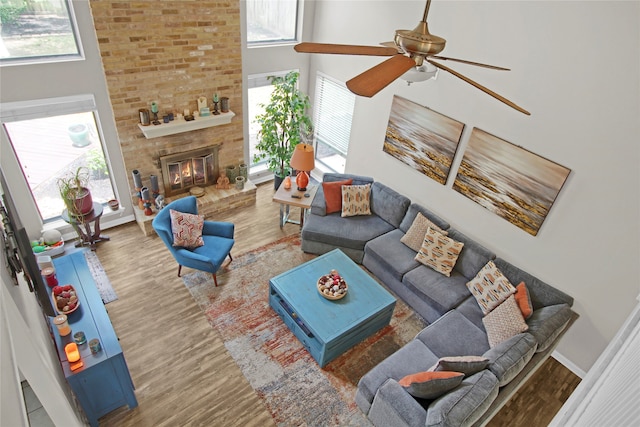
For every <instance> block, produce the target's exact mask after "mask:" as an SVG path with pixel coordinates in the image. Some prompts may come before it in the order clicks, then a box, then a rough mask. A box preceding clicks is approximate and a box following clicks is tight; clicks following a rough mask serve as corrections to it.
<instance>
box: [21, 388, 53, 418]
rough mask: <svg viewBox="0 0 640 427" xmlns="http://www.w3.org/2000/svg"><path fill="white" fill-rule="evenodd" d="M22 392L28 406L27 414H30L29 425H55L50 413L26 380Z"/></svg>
mask: <svg viewBox="0 0 640 427" xmlns="http://www.w3.org/2000/svg"><path fill="white" fill-rule="evenodd" d="M22 394H23V396H24V403H25V406H26V407H27V414H28V415H29V425H30V426H31V427H55V425H54V424H53V421H51V418H49V414H47V411H45V410H44V408H43V407H42V404H41V403H40V401H39V400H38V396H36V394H35V393H34V392H33V390H32V389H31V386H30V385H29V383H28V382H26V381H23V382H22Z"/></svg>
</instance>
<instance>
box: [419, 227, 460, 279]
mask: <svg viewBox="0 0 640 427" xmlns="http://www.w3.org/2000/svg"><path fill="white" fill-rule="evenodd" d="M463 246H464V243H461V242H458V241H456V240H454V239H451V238H449V237H447V236H445V235H443V234H441V233H439V232H438V231H436V230H434V229H432V228H428V229H427V234H425V236H424V241H423V242H422V246H420V251H419V252H418V254H417V255H416V261H418V262H420V263H422V264H424V265H426V266H427V267H430V268H433V269H434V270H436V271H437V272H439V273H442V274H444V275H445V276H447V277H449V276H451V270H453V266H454V265H455V264H456V261H457V260H458V256H459V255H460V251H462V248H463Z"/></svg>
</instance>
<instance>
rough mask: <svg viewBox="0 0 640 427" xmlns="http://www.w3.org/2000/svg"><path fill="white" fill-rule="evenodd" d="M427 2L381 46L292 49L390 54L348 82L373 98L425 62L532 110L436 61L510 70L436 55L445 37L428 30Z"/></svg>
mask: <svg viewBox="0 0 640 427" xmlns="http://www.w3.org/2000/svg"><path fill="white" fill-rule="evenodd" d="M430 5H431V0H427V4H426V6H425V9H424V15H423V17H422V21H420V22H419V23H418V25H417V26H416V27H415V28H414V29H413V30H397V31H396V35H395V37H394V41H392V42H386V43H382V45H383V46H357V45H345V44H327V43H308V42H304V43H299V44H297V45H296V46H294V49H295V51H296V52H301V53H329V54H342V55H370V56H390V57H391V58H389V59H387V60H386V61H384V62H382V63H380V64H378V65H376V66H375V67H372V68H370V69H368V70H367V71H365V72H363V73H361V74H359V75H357V76H356V77H354V78H352V79H351V80H349V81H348V82H347V87H348V88H349V90H350V91H351V92H353V93H355V94H356V95H360V96H366V97H372V96H373V95H375V94H376V93H378V92H380V91H381V90H382V89H384V88H385V87H386V86H387V85H389V84H390V83H391V82H393V81H394V80H396V79H397V78H398V77H400V76H402V75H403V74H404V73H405V72H407V71H409V70H411V69H412V68H415V69H417V70H418V71H421V70H423V69H424V67H423V63H424V61H426V62H427V63H429V64H431V65H433V66H435V67H437V68H439V69H441V70H444V71H447V72H448V73H451V74H453V75H454V76H456V77H458V78H459V79H462V80H464V81H465V82H467V83H469V84H471V85H473V86H475V87H476V88H478V89H480V90H481V91H483V92H485V93H487V94H489V95H491V96H492V97H494V98H496V99H497V100H499V101H501V102H504V103H505V104H507V105H508V106H510V107H511V108H514V109H516V110H518V111H520V112H521V113H524V114H526V115H530V114H531V113H529V112H528V111H527V110H525V109H524V108H522V107H519V106H518V105H516V104H514V103H513V102H511V101H509V100H508V99H506V98H505V97H503V96H501V95H498V94H497V93H495V92H494V91H492V90H491V89H488V88H486V87H484V86H482V85H481V84H479V83H476V82H475V81H473V80H471V79H470V78H468V77H466V76H463V75H462V74H460V73H458V72H457V71H455V70H452V69H451V68H449V67H447V66H445V65H442V64H441V63H440V62H436V61H435V59H437V60H442V61H453V62H460V63H463V64H468V65H475V66H478V67H484V68H491V69H494V70H504V71H509V69H508V68H503V67H496V66H494V65H488V64H481V63H479V62H472V61H467V60H464V59H456V58H449V57H445V56H439V55H438V54H439V53H440V52H442V51H443V50H444V46H445V43H446V40H445V39H443V38H442V37H438V36H436V35H433V34H431V33H429V27H428V25H427V14H428V13H429V6H430Z"/></svg>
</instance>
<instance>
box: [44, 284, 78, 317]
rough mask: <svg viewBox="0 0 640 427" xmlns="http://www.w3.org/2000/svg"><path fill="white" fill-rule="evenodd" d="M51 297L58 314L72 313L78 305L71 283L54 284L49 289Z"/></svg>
mask: <svg viewBox="0 0 640 427" xmlns="http://www.w3.org/2000/svg"><path fill="white" fill-rule="evenodd" d="M51 298H52V299H53V306H54V307H55V308H56V310H57V311H58V313H60V314H70V313H73V312H74V311H76V310H77V309H78V307H80V299H79V298H78V295H77V293H76V288H74V287H73V286H72V285H68V284H67V285H62V286H54V287H53V289H52V290H51ZM65 308H66V310H65Z"/></svg>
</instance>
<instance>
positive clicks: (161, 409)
mask: <svg viewBox="0 0 640 427" xmlns="http://www.w3.org/2000/svg"><path fill="white" fill-rule="evenodd" d="M272 195H273V186H272V184H271V183H267V184H264V185H260V186H259V187H258V192H257V200H256V204H255V205H252V206H248V207H244V208H242V209H239V210H237V211H233V212H228V213H225V214H222V215H216V216H215V217H214V218H208V219H214V220H220V221H231V222H233V223H234V224H235V238H236V245H235V247H234V250H233V252H232V254H235V255H239V254H240V253H243V252H246V251H249V250H251V249H255V248H258V247H260V246H262V245H264V244H267V243H269V242H272V241H274V240H277V239H279V238H281V237H284V236H286V235H289V234H294V233H299V227H298V226H297V225H293V224H287V225H286V226H285V227H284V228H283V229H282V230H281V229H280V228H279V227H278V205H277V204H275V203H272V202H271V197H272ZM294 214H295V212H294ZM107 234H109V236H110V237H111V241H109V242H104V243H101V244H100V245H99V247H98V250H97V254H98V257H99V258H100V261H101V262H102V264H103V266H104V268H105V270H106V272H107V274H108V276H109V279H110V280H111V282H112V284H113V287H114V289H115V291H116V293H117V295H118V300H116V301H114V302H111V303H109V304H108V305H107V306H106V307H107V310H108V312H109V316H110V318H111V322H112V323H113V326H114V328H115V330H116V332H117V334H118V336H119V338H120V344H121V346H122V349H123V351H124V354H125V358H126V360H127V364H128V366H129V370H130V372H131V376H132V378H133V382H134V384H135V386H136V396H137V399H138V407H137V408H134V409H132V410H128V409H127V408H126V407H124V408H120V409H118V410H116V411H114V412H112V413H110V414H108V415H106V416H105V417H103V418H101V419H100V425H102V426H178V425H180V426H183V425H195V426H198V425H205V426H269V425H274V423H273V421H272V419H271V416H270V414H269V413H268V412H267V410H266V408H265V407H264V405H263V404H262V402H261V400H260V399H259V397H258V396H257V395H256V393H255V392H254V391H253V389H252V388H251V386H250V385H249V383H248V382H247V380H246V379H245V378H244V376H243V375H242V373H241V371H240V369H239V368H238V366H237V365H236V364H235V363H234V361H233V359H232V358H231V356H230V355H229V354H228V353H227V351H226V349H225V347H224V344H223V342H222V340H221V339H220V337H219V336H218V333H217V332H216V331H215V330H214V329H213V328H211V327H210V326H209V324H208V323H207V321H206V319H205V317H204V315H202V313H201V311H200V308H199V307H198V306H197V305H196V303H195V301H194V300H193V299H192V298H191V294H190V293H189V291H188V290H187V289H186V288H185V287H184V285H183V283H182V279H180V278H179V277H177V264H176V262H175V261H174V260H173V258H172V257H171V255H170V254H169V251H167V250H166V248H165V246H164V245H163V244H162V242H161V241H160V239H159V238H158V237H157V236H155V235H154V236H149V237H146V236H144V234H143V233H142V231H141V230H140V228H139V226H138V225H137V223H130V224H126V225H122V226H119V227H116V228H112V229H109V230H108V231H107ZM189 271H190V270H189V269H188V268H183V274H187V273H189ZM221 285H223V284H221ZM578 382H579V378H578V377H576V376H575V375H574V374H573V373H571V372H570V371H569V370H568V369H566V368H565V367H564V366H562V365H561V364H560V363H558V362H556V361H555V360H553V359H550V360H549V361H548V362H547V363H546V364H545V365H544V366H543V367H542V368H541V369H540V370H539V371H538V373H536V374H535V376H534V377H533V378H531V380H530V381H529V382H528V383H527V384H526V386H525V387H523V389H521V391H520V392H519V393H518V394H517V395H516V396H515V397H514V399H512V400H511V401H510V402H509V404H508V405H507V406H505V408H503V410H502V411H501V412H500V413H499V414H498V415H497V416H496V417H495V418H494V419H493V420H492V421H491V423H490V425H491V426H503V425H504V426H506V425H507V424H508V425H510V426H525V425H527V426H528V427H532V426H543V425H547V424H548V422H549V421H550V420H551V419H552V418H553V416H554V415H555V413H556V412H557V411H558V409H559V408H560V407H561V406H562V403H563V402H564V400H566V399H567V398H568V396H569V394H570V393H571V391H572V390H573V389H574V388H575V386H576V385H577V383H578Z"/></svg>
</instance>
